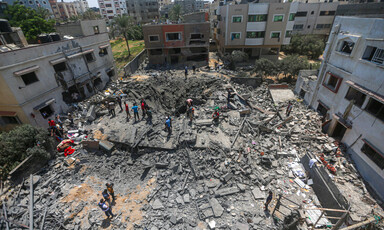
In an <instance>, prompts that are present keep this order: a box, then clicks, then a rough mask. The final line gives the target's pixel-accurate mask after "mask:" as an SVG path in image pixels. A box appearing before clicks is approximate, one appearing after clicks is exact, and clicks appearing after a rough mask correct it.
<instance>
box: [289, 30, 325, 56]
mask: <svg viewBox="0 0 384 230" xmlns="http://www.w3.org/2000/svg"><path fill="white" fill-rule="evenodd" d="M324 48H325V43H324V41H323V40H322V39H321V38H320V37H318V36H316V35H298V34H296V35H293V36H292V38H291V43H290V44H289V45H288V46H283V49H282V51H284V52H285V53H286V54H299V55H305V56H307V57H308V58H310V59H318V58H319V56H320V55H321V54H322V53H323V52H324Z"/></svg>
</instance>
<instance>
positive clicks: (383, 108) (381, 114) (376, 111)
mask: <svg viewBox="0 0 384 230" xmlns="http://www.w3.org/2000/svg"><path fill="white" fill-rule="evenodd" d="M364 110H365V111H367V112H368V113H369V114H371V115H372V116H375V117H376V118H377V119H379V120H381V121H383V122H384V104H383V103H381V102H380V101H378V100H376V99H374V98H369V101H368V104H367V105H366V106H365V108H364Z"/></svg>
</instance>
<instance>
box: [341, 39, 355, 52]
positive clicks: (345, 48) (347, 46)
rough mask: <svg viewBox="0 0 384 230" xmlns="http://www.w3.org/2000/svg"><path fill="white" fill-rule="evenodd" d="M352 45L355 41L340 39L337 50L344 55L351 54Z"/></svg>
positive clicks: (353, 45)
mask: <svg viewBox="0 0 384 230" xmlns="http://www.w3.org/2000/svg"><path fill="white" fill-rule="evenodd" d="M354 47H355V43H354V42H353V41H347V40H342V41H340V48H339V49H338V51H339V52H341V53H343V54H346V55H351V54H352V52H353V49H354Z"/></svg>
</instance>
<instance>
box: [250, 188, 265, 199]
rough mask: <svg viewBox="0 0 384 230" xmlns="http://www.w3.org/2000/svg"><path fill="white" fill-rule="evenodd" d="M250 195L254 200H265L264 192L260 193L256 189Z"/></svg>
mask: <svg viewBox="0 0 384 230" xmlns="http://www.w3.org/2000/svg"><path fill="white" fill-rule="evenodd" d="M252 195H253V197H254V198H255V199H256V200H259V199H264V198H266V196H265V194H264V192H262V191H261V190H260V189H259V188H258V187H256V188H255V189H253V190H252Z"/></svg>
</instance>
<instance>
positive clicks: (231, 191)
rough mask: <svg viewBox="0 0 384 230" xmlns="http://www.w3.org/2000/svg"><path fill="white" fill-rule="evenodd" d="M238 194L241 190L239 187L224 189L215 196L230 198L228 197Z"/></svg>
mask: <svg viewBox="0 0 384 230" xmlns="http://www.w3.org/2000/svg"><path fill="white" fill-rule="evenodd" d="M238 192H240V189H239V188H238V187H237V186H236V187H229V188H223V189H219V190H217V191H216V192H215V196H216V197H221V196H228V195H232V194H235V193H238Z"/></svg>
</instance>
